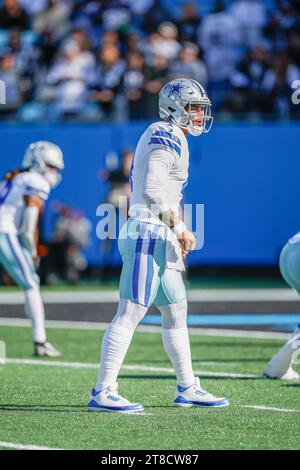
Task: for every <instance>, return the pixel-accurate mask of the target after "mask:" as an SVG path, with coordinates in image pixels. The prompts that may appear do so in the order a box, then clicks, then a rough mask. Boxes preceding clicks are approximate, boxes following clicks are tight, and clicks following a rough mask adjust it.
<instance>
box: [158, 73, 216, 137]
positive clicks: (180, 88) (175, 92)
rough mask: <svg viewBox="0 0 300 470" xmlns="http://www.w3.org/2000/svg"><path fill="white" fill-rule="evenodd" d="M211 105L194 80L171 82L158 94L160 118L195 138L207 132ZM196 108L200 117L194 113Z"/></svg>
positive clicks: (211, 121) (202, 89) (181, 79)
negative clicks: (200, 112)
mask: <svg viewBox="0 0 300 470" xmlns="http://www.w3.org/2000/svg"><path fill="white" fill-rule="evenodd" d="M193 105H196V106H193ZM211 105H212V104H211V101H210V99H209V98H208V96H207V93H206V91H205V90H204V88H203V86H202V85H200V83H198V82H196V80H190V79H186V78H178V79H175V80H172V81H171V82H169V83H167V84H166V85H164V87H163V88H162V89H161V91H160V93H159V115H160V117H161V118H164V119H169V120H170V121H172V122H174V123H175V124H177V126H179V127H182V128H184V129H187V130H188V132H189V133H190V134H192V135H195V136H198V135H200V134H202V133H207V132H209V130H210V128H211V125H212V123H213V117H212V115H211ZM197 106H198V107H200V108H199V109H201V111H202V114H201V117H200V116H199V111H198V112H195V109H197ZM197 121H198V122H197Z"/></svg>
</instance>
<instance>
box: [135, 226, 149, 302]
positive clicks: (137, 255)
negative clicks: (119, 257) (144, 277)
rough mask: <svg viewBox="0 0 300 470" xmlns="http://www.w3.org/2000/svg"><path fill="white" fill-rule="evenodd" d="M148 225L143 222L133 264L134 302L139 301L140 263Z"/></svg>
mask: <svg viewBox="0 0 300 470" xmlns="http://www.w3.org/2000/svg"><path fill="white" fill-rule="evenodd" d="M146 228H147V225H146V224H145V223H143V224H142V227H141V231H140V235H139V237H138V239H137V241H136V248H135V258H134V266H133V275H132V299H133V302H136V303H139V275H140V265H141V253H142V248H143V242H144V240H143V236H144V234H145V231H146Z"/></svg>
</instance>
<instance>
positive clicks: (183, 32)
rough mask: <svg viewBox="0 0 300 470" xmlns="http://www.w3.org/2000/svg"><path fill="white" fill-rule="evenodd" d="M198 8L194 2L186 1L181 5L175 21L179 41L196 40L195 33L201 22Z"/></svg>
mask: <svg viewBox="0 0 300 470" xmlns="http://www.w3.org/2000/svg"><path fill="white" fill-rule="evenodd" d="M198 10H199V8H198V4H197V3H196V2H187V3H184V4H183V6H182V12H181V15H180V17H179V20H178V21H177V22H176V25H177V28H178V32H179V41H180V43H181V42H183V41H191V42H195V43H196V42H197V34H198V30H199V26H200V23H201V16H200V15H199V11H198Z"/></svg>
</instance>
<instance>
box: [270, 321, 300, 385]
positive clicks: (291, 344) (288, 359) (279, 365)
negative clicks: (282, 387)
mask: <svg viewBox="0 0 300 470" xmlns="http://www.w3.org/2000/svg"><path fill="white" fill-rule="evenodd" d="M299 352H300V325H298V326H297V328H296V329H295V331H294V333H293V334H292V336H291V337H290V339H289V340H288V341H287V342H286V343H285V345H284V346H283V347H282V348H281V349H280V350H279V351H278V353H277V354H275V356H273V357H272V359H271V360H270V362H269V363H268V364H267V367H266V368H265V370H264V375H265V377H267V378H269V379H281V380H299V379H300V376H299V374H298V372H296V371H295V370H293V369H292V364H293V362H296V359H297V356H298V354H299Z"/></svg>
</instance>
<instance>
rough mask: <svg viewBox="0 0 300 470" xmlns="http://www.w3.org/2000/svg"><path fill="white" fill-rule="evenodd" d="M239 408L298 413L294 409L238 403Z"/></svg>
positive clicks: (298, 411) (299, 411)
mask: <svg viewBox="0 0 300 470" xmlns="http://www.w3.org/2000/svg"><path fill="white" fill-rule="evenodd" d="M240 408H253V409H255V410H263V411H276V412H278V413H300V410H294V409H289V408H274V407H270V406H261V405H240Z"/></svg>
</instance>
